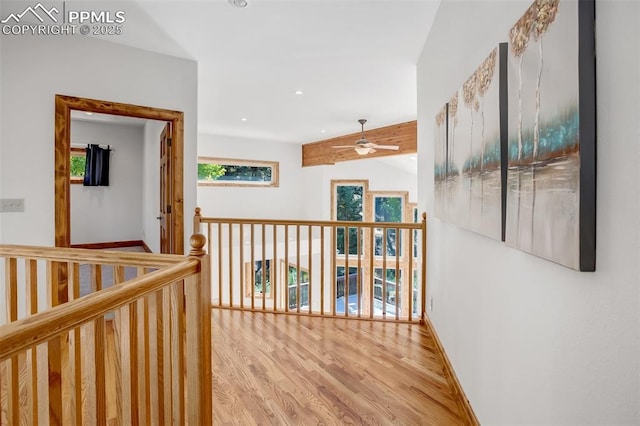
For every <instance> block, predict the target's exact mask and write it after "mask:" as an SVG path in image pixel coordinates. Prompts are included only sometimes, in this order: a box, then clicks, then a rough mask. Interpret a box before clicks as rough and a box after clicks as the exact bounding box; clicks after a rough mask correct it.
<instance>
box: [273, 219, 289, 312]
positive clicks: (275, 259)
mask: <svg viewBox="0 0 640 426" xmlns="http://www.w3.org/2000/svg"><path fill="white" fill-rule="evenodd" d="M272 228H273V260H272V262H273V263H272V264H271V271H272V273H273V282H272V283H271V295H272V296H273V312H278V284H279V283H278V227H277V225H273V226H272ZM285 276H286V275H285Z"/></svg>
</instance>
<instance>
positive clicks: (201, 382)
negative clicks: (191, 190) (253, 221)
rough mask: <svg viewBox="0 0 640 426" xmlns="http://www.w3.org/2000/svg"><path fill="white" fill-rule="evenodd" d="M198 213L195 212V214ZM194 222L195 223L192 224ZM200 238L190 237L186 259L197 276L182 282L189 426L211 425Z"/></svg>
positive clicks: (206, 290) (207, 303)
mask: <svg viewBox="0 0 640 426" xmlns="http://www.w3.org/2000/svg"><path fill="white" fill-rule="evenodd" d="M199 210H200V209H196V214H197V213H199ZM194 222H195V221H194ZM206 242H207V239H206V237H205V236H204V235H202V234H197V233H196V234H194V235H192V236H191V239H190V240H189V243H190V244H191V251H190V252H189V258H191V259H197V260H198V261H199V262H200V273H199V274H198V275H194V276H191V277H189V278H187V279H186V280H185V298H186V320H187V327H186V328H187V341H186V348H187V350H186V354H187V360H186V369H187V394H186V399H187V401H186V406H187V416H186V417H187V419H188V423H189V424H190V425H210V424H212V411H211V410H212V407H211V386H212V385H213V382H212V375H211V282H210V280H211V271H210V270H209V256H208V255H207V252H206V250H205V249H204V247H205V244H206Z"/></svg>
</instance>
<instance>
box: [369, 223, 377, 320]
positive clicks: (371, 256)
mask: <svg viewBox="0 0 640 426" xmlns="http://www.w3.org/2000/svg"><path fill="white" fill-rule="evenodd" d="M375 233H376V230H375V228H373V227H371V226H370V227H369V300H368V303H369V318H373V312H374V305H373V300H374V299H375V295H376V289H375V285H374V282H375V275H376V273H375V271H376V268H375V262H374V261H375V252H376V244H375V235H374V234H375Z"/></svg>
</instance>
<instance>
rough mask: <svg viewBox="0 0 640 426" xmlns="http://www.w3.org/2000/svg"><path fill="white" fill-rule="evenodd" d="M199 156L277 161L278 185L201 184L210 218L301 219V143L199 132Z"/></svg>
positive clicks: (202, 199)
mask: <svg viewBox="0 0 640 426" xmlns="http://www.w3.org/2000/svg"><path fill="white" fill-rule="evenodd" d="M198 155H199V156H203V157H221V158H234V159H242V160H256V161H278V162H279V163H280V166H279V169H280V177H279V182H280V184H279V186H278V187H267V188H259V187H222V186H199V187H198V206H199V207H201V208H202V215H203V216H209V217H234V218H259V219H300V218H301V217H302V214H303V213H302V212H303V208H304V202H303V200H302V199H301V198H300V193H301V191H302V190H303V188H304V182H302V180H301V179H302V176H301V167H300V163H301V158H302V154H301V148H300V146H299V145H294V144H286V143H275V142H267V141H261V140H253V139H246V138H239V137H231V136H221V135H209V134H200V135H199V140H198Z"/></svg>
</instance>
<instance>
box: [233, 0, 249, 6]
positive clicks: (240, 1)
mask: <svg viewBox="0 0 640 426" xmlns="http://www.w3.org/2000/svg"><path fill="white" fill-rule="evenodd" d="M229 4H230V5H231V6H235V7H247V5H248V4H249V3H247V1H246V0H229Z"/></svg>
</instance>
